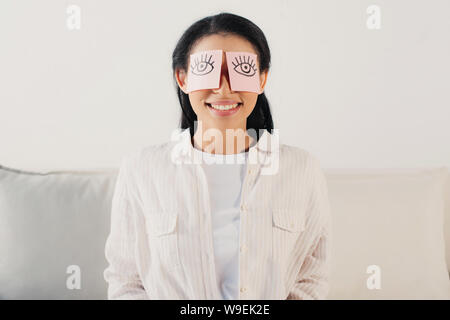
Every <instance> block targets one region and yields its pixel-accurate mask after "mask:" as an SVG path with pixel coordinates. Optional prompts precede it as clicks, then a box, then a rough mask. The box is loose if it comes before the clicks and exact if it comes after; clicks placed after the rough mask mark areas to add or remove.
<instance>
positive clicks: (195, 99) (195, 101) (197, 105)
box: [189, 91, 205, 114]
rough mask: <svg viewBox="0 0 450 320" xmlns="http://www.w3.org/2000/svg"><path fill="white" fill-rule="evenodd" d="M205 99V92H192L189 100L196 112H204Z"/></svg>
mask: <svg viewBox="0 0 450 320" xmlns="http://www.w3.org/2000/svg"><path fill="white" fill-rule="evenodd" d="M204 100H205V94H204V93H203V92H200V91H197V92H191V93H189V102H190V103H191V106H192V109H193V110H194V112H195V113H196V114H198V113H199V112H202V110H203V109H204V108H203V106H204V104H203V101H204Z"/></svg>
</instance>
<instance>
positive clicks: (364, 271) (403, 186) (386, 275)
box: [325, 168, 450, 299]
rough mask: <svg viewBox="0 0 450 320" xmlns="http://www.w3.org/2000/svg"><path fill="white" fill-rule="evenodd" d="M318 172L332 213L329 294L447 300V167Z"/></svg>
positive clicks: (449, 282)
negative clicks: (324, 179) (322, 174)
mask: <svg viewBox="0 0 450 320" xmlns="http://www.w3.org/2000/svg"><path fill="white" fill-rule="evenodd" d="M325 172H326V177H327V181H328V187H329V195H330V204H331V208H332V216H333V229H332V232H333V242H332V244H331V248H332V258H331V259H332V268H331V280H330V287H331V288H330V294H329V296H328V298H329V299H449V298H450V280H449V274H448V270H447V266H446V261H445V260H446V258H445V241H444V231H443V220H444V217H443V216H444V183H445V182H446V178H447V169H446V168H436V169H428V170H420V169H416V170H414V169H404V170H382V169H379V170H376V169H375V170H370V171H366V172H364V171H361V170H360V171H358V170H342V169H341V170H331V169H329V170H325ZM378 276H379V277H378ZM378 280H379V282H378ZM378 284H379V285H380V286H379V287H378Z"/></svg>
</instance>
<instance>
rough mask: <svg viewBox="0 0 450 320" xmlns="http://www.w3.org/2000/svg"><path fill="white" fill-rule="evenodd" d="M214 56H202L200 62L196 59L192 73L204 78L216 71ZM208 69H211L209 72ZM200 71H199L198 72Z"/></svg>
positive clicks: (192, 66)
mask: <svg viewBox="0 0 450 320" xmlns="http://www.w3.org/2000/svg"><path fill="white" fill-rule="evenodd" d="M212 57H213V56H212V55H210V56H209V58H208V55H207V54H206V53H205V55H203V54H202V55H201V57H200V61H199V60H198V57H196V58H195V61H194V65H191V72H192V73H193V74H195V75H197V76H204V75H206V74H208V73H210V72H211V71H213V70H214V62H215V61H212V62H211V59H212ZM208 68H210V69H209V70H208ZM197 69H199V70H197Z"/></svg>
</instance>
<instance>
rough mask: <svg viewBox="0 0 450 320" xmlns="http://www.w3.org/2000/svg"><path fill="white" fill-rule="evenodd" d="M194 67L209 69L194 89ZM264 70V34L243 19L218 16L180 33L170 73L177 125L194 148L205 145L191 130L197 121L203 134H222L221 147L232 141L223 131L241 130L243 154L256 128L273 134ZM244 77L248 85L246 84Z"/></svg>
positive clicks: (266, 67) (266, 63)
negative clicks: (190, 138) (212, 130)
mask: <svg viewBox="0 0 450 320" xmlns="http://www.w3.org/2000/svg"><path fill="white" fill-rule="evenodd" d="M222 52H223V53H225V54H221V53H222ZM208 53H209V54H208ZM205 57H208V59H207V60H205ZM202 58H203V60H202ZM211 60H212V61H211ZM202 61H203V64H201V62H202ZM206 62H208V63H206ZM211 62H212V63H211ZM199 64H201V65H200V67H201V69H202V68H203V69H205V70H206V71H208V74H207V77H208V78H209V79H208V80H209V81H207V82H206V85H204V84H205V82H203V86H202V85H197V86H193V85H192V82H195V81H198V80H197V79H196V78H199V77H196V76H195V73H197V74H198V72H196V70H198V67H199ZM269 67H270V50H269V45H268V43H267V40H266V38H265V36H264V33H263V32H262V31H261V29H260V28H259V27H258V26H256V25H255V24H254V23H252V22H251V21H249V20H247V19H245V18H243V17H240V16H237V15H233V14H227V13H222V14H218V15H216V16H213V17H207V18H204V19H202V20H199V21H197V22H196V23H194V24H193V25H192V26H191V27H190V28H188V29H187V30H186V31H185V33H184V34H183V35H182V37H181V38H180V40H179V41H178V43H177V45H176V47H175V50H174V51H173V54H172V70H173V74H174V79H175V84H176V89H177V95H178V99H179V102H180V106H181V110H182V113H181V121H180V126H181V128H183V129H186V128H189V130H190V133H191V135H192V136H193V140H194V143H195V145H202V146H205V145H206V144H207V143H208V141H204V140H205V139H203V137H202V135H201V134H200V132H196V129H195V126H196V121H197V122H201V123H202V126H203V129H204V130H208V129H209V128H215V129H217V130H219V131H221V132H222V137H223V141H221V143H222V144H221V145H222V146H227V145H228V146H229V145H230V144H233V143H234V141H227V140H226V134H225V130H226V129H234V130H236V129H242V130H243V132H244V135H245V137H244V136H241V137H240V138H241V139H245V148H246V150H247V149H248V146H249V144H250V141H256V140H258V139H259V132H260V129H266V130H268V131H269V132H272V129H273V121H272V115H271V112H270V107H269V102H268V100H267V98H266V96H265V93H264V87H265V85H266V81H267V77H268V72H269ZM192 69H194V70H192ZM252 71H253V72H252ZM204 73H206V72H204ZM249 75H250V77H248V76H249ZM246 77H247V79H246ZM203 78H205V76H203ZM242 79H245V80H246V81H243V80H242ZM248 79H250V84H253V86H251V85H250V86H248V85H247V86H245V83H246V82H247V83H248V82H249V80H248ZM252 79H254V80H253V81H252ZM202 81H204V80H203V79H202ZM242 83H243V84H244V86H242ZM255 84H256V85H255ZM192 88H200V90H192ZM243 89H245V90H243ZM249 129H253V130H254V131H255V132H256V136H252V133H253V132H254V131H253V130H250V131H249V132H248V134H247V132H246V130H249ZM194 133H196V134H194ZM216 144H217V143H216ZM216 149H219V145H217V146H214V147H212V148H210V150H215V152H214V153H227V152H226V151H223V150H216ZM230 150H234V148H233V147H231V148H230ZM240 151H242V150H237V152H240ZM233 153H234V152H233Z"/></svg>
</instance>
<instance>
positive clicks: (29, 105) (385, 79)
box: [0, 0, 450, 169]
mask: <svg viewBox="0 0 450 320" xmlns="http://www.w3.org/2000/svg"><path fill="white" fill-rule="evenodd" d="M70 4H76V5H78V6H79V7H80V8H81V29H80V30H69V29H68V28H67V27H66V20H67V16H68V15H67V13H66V9H67V7H68V6H69V5H70ZM372 4H376V5H378V6H379V7H380V9H381V29H378V30H370V29H368V28H367V26H366V20H367V19H368V17H369V14H368V13H366V9H367V7H369V6H370V5H372ZM220 11H229V12H232V13H236V14H240V15H242V16H244V17H247V18H249V19H250V20H252V21H253V22H255V23H256V24H257V25H258V26H260V28H261V29H262V30H263V31H264V32H265V34H266V37H267V39H268V41H269V46H270V48H271V51H272V55H273V60H272V69H271V71H270V74H269V80H268V81H269V82H268V84H267V86H266V94H267V96H268V98H269V99H270V102H271V107H272V110H273V117H274V122H275V127H276V128H278V129H280V135H281V138H282V139H283V140H284V142H285V143H288V144H292V145H296V146H299V147H302V148H304V149H307V150H309V151H310V152H312V153H313V154H315V155H316V156H317V157H318V158H319V159H320V160H321V162H322V164H323V166H324V167H332V168H350V167H374V168H382V167H426V166H441V165H445V166H447V165H449V164H450V125H449V122H450V95H449V92H450V59H449V57H450V36H449V32H450V19H449V18H448V14H449V12H450V1H447V0H431V1H425V0H422V1H419V0H414V1H412V0H390V1H380V0H378V1H366V0H352V1H349V0H346V1H334V0H328V1H323V0H322V1H318V0H309V1H294V0H289V1H287V0H285V1H260V0H258V1H234V0H230V1H211V0H205V1H160V2H156V1H107V0H96V1H92V0H73V1H61V0H53V1H50V0H47V1H31V0H29V1H25V0H2V1H0V164H2V165H5V166H11V167H15V168H21V169H63V168H77V169H82V168H111V167H116V166H117V165H118V164H119V161H120V158H121V156H122V155H123V154H125V153H127V152H129V151H131V150H133V149H135V148H137V147H140V146H145V145H149V144H154V143H160V142H163V141H166V140H169V139H170V133H171V132H172V130H173V129H174V128H175V127H176V126H177V125H178V120H179V115H180V107H179V105H178V102H177V100H176V95H175V91H174V87H173V82H172V75H171V53H172V50H173V48H174V46H175V43H176V41H177V40H178V38H179V37H180V36H181V34H182V32H183V31H184V30H185V29H186V28H187V27H188V26H189V25H190V24H192V23H193V22H194V21H196V20H198V19H200V18H202V17H204V16H207V15H211V14H216V13H219V12H220Z"/></svg>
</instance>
